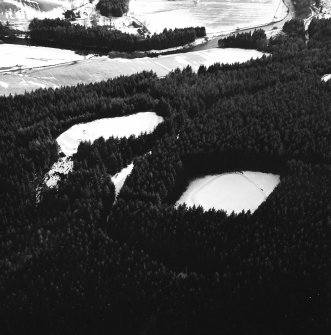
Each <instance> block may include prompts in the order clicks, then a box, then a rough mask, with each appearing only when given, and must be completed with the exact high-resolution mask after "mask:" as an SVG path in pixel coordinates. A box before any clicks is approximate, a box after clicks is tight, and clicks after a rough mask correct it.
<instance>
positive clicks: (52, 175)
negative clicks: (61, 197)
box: [44, 156, 74, 188]
mask: <svg viewBox="0 0 331 335" xmlns="http://www.w3.org/2000/svg"><path fill="white" fill-rule="evenodd" d="M73 167H74V162H73V161H72V160H71V159H70V157H67V156H65V157H61V158H60V159H59V160H58V161H57V162H56V163H54V164H53V166H52V167H51V169H50V171H49V172H48V173H47V174H46V175H45V177H44V183H45V184H46V186H47V187H49V188H52V187H56V185H57V183H58V182H59V181H60V179H61V178H60V174H68V173H69V172H70V171H72V169H73Z"/></svg>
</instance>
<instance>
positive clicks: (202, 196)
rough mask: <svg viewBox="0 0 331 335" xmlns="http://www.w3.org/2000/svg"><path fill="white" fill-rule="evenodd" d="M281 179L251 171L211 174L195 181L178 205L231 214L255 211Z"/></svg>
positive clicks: (276, 176)
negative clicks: (213, 209)
mask: <svg viewBox="0 0 331 335" xmlns="http://www.w3.org/2000/svg"><path fill="white" fill-rule="evenodd" d="M279 181H280V177H279V176H278V175H274V174H270V173H261V172H251V171H244V172H234V173H225V174H220V175H209V176H205V177H203V178H199V179H196V180H194V181H192V182H191V183H190V185H189V187H188V188H187V190H186V191H185V192H184V193H183V194H182V196H181V197H180V199H179V200H178V201H177V203H176V206H178V205H181V204H186V205H187V206H188V207H192V206H194V205H195V206H202V207H203V208H204V209H205V210H208V209H212V208H215V209H217V210H224V211H226V212H227V213H228V214H230V213H231V212H232V211H234V212H235V213H240V212H241V211H243V210H244V211H248V210H250V211H251V212H254V211H255V210H256V209H257V208H258V207H259V205H260V204H261V203H262V202H263V201H265V200H266V199H267V197H268V196H269V195H270V193H271V192H272V191H273V190H274V188H275V187H276V186H277V185H278V183H279Z"/></svg>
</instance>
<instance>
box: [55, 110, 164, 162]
mask: <svg viewBox="0 0 331 335" xmlns="http://www.w3.org/2000/svg"><path fill="white" fill-rule="evenodd" d="M162 121H163V118H162V117H161V116H158V115H157V114H155V113H154V112H143V113H137V114H132V115H129V116H120V117H114V118H107V119H100V120H96V121H92V122H88V123H80V124H76V125H74V126H72V127H71V128H69V129H68V130H67V131H65V132H64V133H62V134H61V135H60V136H59V137H58V138H57V139H56V140H57V142H58V144H59V146H60V148H61V151H62V152H63V153H64V154H65V155H67V156H71V155H73V154H74V153H76V152H77V149H78V146H79V144H80V143H81V142H85V141H91V142H93V141H94V140H96V139H97V138H99V137H103V138H105V139H107V138H109V137H111V136H112V137H129V136H131V135H135V136H139V135H140V134H141V133H145V132H147V133H150V132H152V131H153V130H154V129H155V127H156V126H157V125H158V124H159V123H161V122H162Z"/></svg>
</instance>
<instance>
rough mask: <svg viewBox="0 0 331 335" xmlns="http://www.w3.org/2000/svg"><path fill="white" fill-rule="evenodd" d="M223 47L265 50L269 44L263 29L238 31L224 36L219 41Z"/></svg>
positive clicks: (219, 44)
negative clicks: (245, 31)
mask: <svg viewBox="0 0 331 335" xmlns="http://www.w3.org/2000/svg"><path fill="white" fill-rule="evenodd" d="M218 46H219V47H221V48H244V49H258V50H264V49H265V48H266V46H267V36H266V34H265V31H264V30H263V29H257V30H254V31H253V33H252V32H247V33H238V34H233V35H230V36H228V37H226V38H222V39H220V40H219V41H218Z"/></svg>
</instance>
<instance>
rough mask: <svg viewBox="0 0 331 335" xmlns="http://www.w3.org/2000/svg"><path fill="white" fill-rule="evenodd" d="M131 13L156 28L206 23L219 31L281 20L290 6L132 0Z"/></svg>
mask: <svg viewBox="0 0 331 335" xmlns="http://www.w3.org/2000/svg"><path fill="white" fill-rule="evenodd" d="M129 15H131V16H134V17H136V18H137V19H139V20H140V21H142V22H144V23H145V24H146V25H147V28H148V29H149V30H150V31H152V32H160V31H162V30H163V29H164V28H176V27H177V28H183V27H190V26H205V27H206V29H207V33H213V34H214V33H218V34H219V33H224V32H228V31H233V30H236V29H237V28H246V27H251V26H258V25H261V24H266V23H270V22H273V21H278V20H281V19H282V18H284V17H285V16H286V15H287V8H286V6H285V5H284V3H283V2H282V0H233V1H228V0H219V1H215V0H200V1H199V0H174V1H168V0H131V1H130V9H129Z"/></svg>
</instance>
